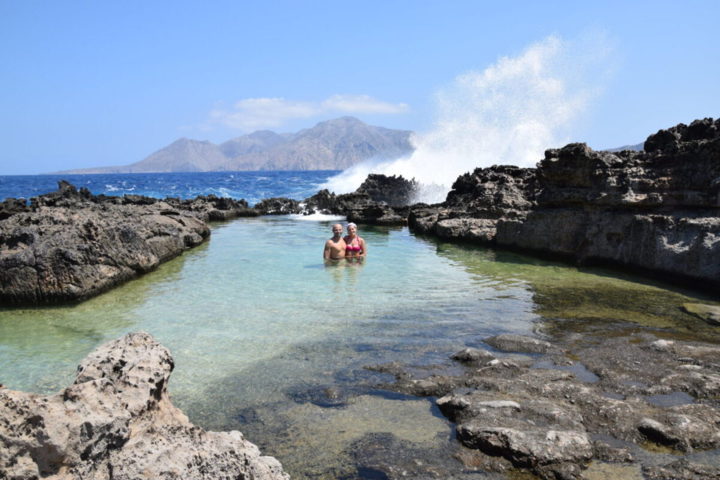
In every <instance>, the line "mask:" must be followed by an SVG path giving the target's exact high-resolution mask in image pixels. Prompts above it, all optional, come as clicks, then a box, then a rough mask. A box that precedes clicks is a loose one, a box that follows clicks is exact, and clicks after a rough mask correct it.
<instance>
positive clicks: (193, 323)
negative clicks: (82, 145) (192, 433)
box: [0, 217, 720, 479]
mask: <svg viewBox="0 0 720 480" xmlns="http://www.w3.org/2000/svg"><path fill="white" fill-rule="evenodd" d="M330 224H331V222H330V221H303V220H301V219H298V218H291V217H262V218H255V219H241V220H236V221H232V222H228V223H224V224H218V225H215V227H214V229H213V233H212V237H211V239H210V241H209V242H208V243H206V244H204V245H202V246H200V247H198V248H196V249H194V250H191V251H189V252H187V253H185V254H184V255H183V256H181V257H179V258H177V259H175V260H173V261H171V262H168V263H166V264H164V265H162V266H161V267H160V268H159V269H158V270H157V271H155V272H152V273H150V274H148V275H145V276H143V277H141V278H139V279H137V280H134V281H132V282H130V283H128V284H126V285H124V286H122V287H119V288H117V289H115V290H112V291H110V292H108V293H105V294H103V295H101V296H99V297H96V298H94V299H91V300H89V301H87V302H85V303H82V304H80V305H76V306H69V307H57V308H31V309H12V310H0V383H2V384H4V385H5V386H6V387H8V388H12V389H16V390H27V391H35V392H40V393H51V392H55V391H57V390H59V389H60V388H62V387H64V386H65V385H67V384H68V383H70V382H71V381H72V379H73V374H74V371H75V367H76V365H77V364H78V363H79V362H80V360H81V359H82V358H83V357H84V356H85V355H86V354H87V353H88V352H90V351H91V350H92V349H93V348H95V347H97V346H98V345H99V344H101V343H103V342H105V341H107V340H110V339H113V338H116V337H118V336H120V335H122V334H124V333H126V332H130V331H138V330H144V331H147V332H149V333H151V334H152V335H153V336H154V337H155V338H156V339H157V340H158V341H159V342H161V343H162V344H163V345H165V346H167V347H168V348H169V349H170V350H171V352H172V354H173V356H174V358H175V362H176V370H175V373H174V374H173V376H172V378H171V381H170V392H171V394H172V397H173V400H174V403H175V404H176V405H177V406H179V407H180V408H182V409H183V410H184V411H185V413H187V414H188V416H189V417H190V420H191V421H193V422H194V423H195V424H197V425H200V426H203V427H206V428H209V429H239V430H241V431H243V432H244V433H245V434H246V436H247V437H248V439H249V440H251V441H252V442H255V443H257V444H258V445H259V446H260V447H261V448H262V450H263V453H265V454H269V455H274V456H277V457H278V458H279V460H280V461H281V462H282V463H283V465H284V466H285V469H286V470H287V471H288V472H289V473H290V474H291V475H292V477H293V478H295V479H302V478H357V477H361V478H386V477H387V474H386V473H383V472H381V471H380V470H379V469H377V468H376V465H378V463H379V462H380V459H381V460H382V462H380V463H383V465H385V471H387V469H388V468H396V469H397V472H401V471H402V470H403V469H404V470H406V471H408V472H410V473H412V468H418V469H421V470H422V471H423V472H424V473H427V472H428V471H437V472H438V475H440V476H441V477H443V476H449V475H447V472H456V473H457V472H459V473H457V475H460V474H462V475H463V476H465V477H467V478H473V476H477V475H479V474H477V473H473V472H472V471H469V470H468V469H467V468H465V467H461V466H460V465H461V464H460V462H459V461H458V460H456V459H455V458H453V455H455V456H456V457H457V456H462V454H463V452H462V451H461V450H460V447H459V446H458V444H457V443H456V442H454V441H453V436H454V429H453V426H452V424H451V423H449V422H448V421H447V420H446V419H445V418H444V417H443V416H442V415H440V414H439V412H438V411H437V409H436V407H434V406H433V403H432V402H431V401H429V400H428V399H423V398H417V397H412V396H405V395H401V394H393V393H389V392H387V391H384V390H379V389H378V388H377V385H378V384H379V383H382V382H386V381H388V380H389V376H388V375H386V374H382V373H376V372H373V371H369V370H367V369H364V368H363V367H365V366H368V365H375V364H381V363H387V362H402V363H412V364H414V365H416V366H417V368H420V369H421V368H422V366H423V365H430V364H441V363H447V368H448V371H452V370H453V369H454V368H457V367H456V366H453V365H451V364H450V363H448V357H449V355H450V354H452V353H454V352H456V351H458V350H460V349H461V348H463V347H466V346H479V345H480V344H481V343H482V340H483V339H484V338H486V337H489V336H491V335H496V334H500V333H520V334H532V333H542V334H547V335H554V334H556V333H558V332H561V333H562V334H568V332H570V333H574V334H578V335H582V336H583V337H584V341H589V340H595V341H597V342H602V341H603V338H606V337H607V336H611V335H612V336H622V335H628V334H630V333H632V332H638V331H641V330H642V331H647V332H650V333H653V334H656V335H658V336H659V337H662V338H668V339H672V338H678V339H683V340H688V339H690V340H703V341H709V342H712V343H720V333H719V330H718V328H719V327H713V326H711V325H709V324H707V323H705V322H703V321H702V320H700V319H699V318H697V317H695V316H693V315H691V314H688V313H685V312H683V311H682V309H681V307H682V305H683V304H684V303H701V304H711V305H717V304H718V298H712V297H708V296H703V295H700V294H698V293H693V292H689V291H683V290H681V289H678V288H673V287H669V286H667V285H663V284H653V283H650V282H648V281H647V279H644V280H643V279H640V278H637V277H632V276H629V275H620V274H618V273H616V272H610V271H606V270H601V269H582V270H580V269H577V268H573V267H571V266H568V265H563V264H557V263H551V262H546V261H541V260H537V259H533V258H530V257H525V256H521V255H517V254H512V253H507V252H499V251H492V250H488V249H483V248H478V247H471V246H459V245H454V244H448V243H439V242H437V241H436V240H430V239H424V238H418V237H416V236H414V235H412V234H410V233H409V232H408V230H407V229H406V228H384V227H362V228H361V231H360V232H359V233H360V235H361V236H363V237H364V238H365V239H366V241H367V244H368V247H369V258H368V259H367V261H366V262H365V263H364V264H360V265H357V264H352V265H350V264H340V265H334V266H326V265H324V264H323V263H322V260H321V253H322V247H323V243H324V240H325V239H326V238H328V237H329V236H330ZM577 370H578V371H577V372H575V373H576V374H580V375H586V377H587V378H588V379H589V380H588V381H590V380H592V375H594V374H593V373H592V372H589V371H585V370H584V367H582V365H581V366H580V367H578V368H577ZM654 400H655V401H657V402H662V401H675V402H677V401H680V400H683V399H681V398H680V397H679V396H678V395H676V396H675V397H673V398H671V399H668V398H656V399H654ZM684 400H687V399H684ZM381 457H382V458H381ZM418 462H420V463H423V462H425V463H426V464H428V463H429V464H430V466H428V465H424V466H422V468H421V466H418ZM466 463H467V462H466ZM393 464H394V465H395V467H393ZM388 465H389V467H388ZM413 466H414V467H413ZM597 468H599V467H597ZM408 469H410V470H408ZM418 471H419V470H418ZM443 472H444V473H443ZM636 473H637V472H635V471H630V473H628V475H629V476H627V478H634V477H633V476H632V475H635V474H636ZM383 475H385V476H383ZM398 475H399V473H398ZM478 478H480V477H479V476H478ZM483 478H486V477H483Z"/></svg>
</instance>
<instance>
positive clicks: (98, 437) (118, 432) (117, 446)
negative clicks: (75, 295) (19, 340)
mask: <svg viewBox="0 0 720 480" xmlns="http://www.w3.org/2000/svg"><path fill="white" fill-rule="evenodd" d="M173 367H174V362H173V359H172V356H171V355H170V352H169V351H168V350H167V349H166V348H164V347H163V346H162V345H160V344H159V343H157V342H156V341H155V340H154V339H153V338H152V337H151V336H150V335H148V334H146V333H131V334H127V335H125V336H124V337H122V338H120V339H118V340H114V341H112V342H109V343H107V344H105V345H103V346H101V347H99V348H98V349H97V350H95V351H94V352H92V353H91V354H90V355H88V357H87V358H86V359H85V360H83V362H82V363H81V364H80V365H79V367H78V372H77V377H76V379H75V381H74V382H73V384H72V385H70V386H69V387H67V388H66V389H64V390H63V391H61V392H59V393H57V394H55V395H49V396H40V395H35V394H30V393H24V392H17V391H12V390H8V389H0V478H13V479H18V480H19V479H33V478H41V477H48V476H52V477H53V478H59V479H73V478H110V477H111V478H114V479H123V480H130V479H155V478H168V479H178V480H180V479H183V480H190V479H210V478H213V479H214V478H254V479H257V480H281V479H282V480H287V479H289V476H288V475H287V474H285V473H284V472H283V470H282V466H281V465H280V463H279V462H278V461H277V460H276V459H274V458H272V457H266V456H261V454H260V451H259V450H258V448H257V447H256V446H255V445H253V444H252V443H250V442H249V441H247V440H246V439H245V438H244V437H243V435H242V433H240V432H238V431H230V432H207V431H205V430H203V429H202V428H199V427H196V426H194V425H192V424H191V423H190V422H189V421H188V419H187V417H186V416H185V415H184V414H183V413H182V412H181V411H180V410H179V409H177V408H176V407H175V406H173V405H172V403H171V402H170V398H169V396H168V391H167V385H168V380H169V377H170V374H171V372H172V370H173ZM108 472H111V473H110V477H108Z"/></svg>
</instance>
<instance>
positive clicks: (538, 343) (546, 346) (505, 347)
mask: <svg viewBox="0 0 720 480" xmlns="http://www.w3.org/2000/svg"><path fill="white" fill-rule="evenodd" d="M484 341H485V343H487V344H488V345H490V346H491V347H494V348H497V349H498V350H502V351H504V352H520V353H550V352H558V351H559V349H558V348H557V347H555V346H554V345H553V344H551V343H550V342H546V341H544V340H540V339H537V338H532V337H527V336H525V335H515V334H512V333H505V334H502V335H496V336H494V337H490V338H486V339H485V340H484Z"/></svg>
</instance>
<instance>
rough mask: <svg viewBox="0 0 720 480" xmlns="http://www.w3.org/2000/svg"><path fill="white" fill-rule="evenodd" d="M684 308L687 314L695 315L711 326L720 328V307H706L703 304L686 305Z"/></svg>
mask: <svg viewBox="0 0 720 480" xmlns="http://www.w3.org/2000/svg"><path fill="white" fill-rule="evenodd" d="M682 308H683V310H684V311H686V312H687V313H689V314H691V315H695V316H696V317H698V318H700V319H702V320H704V321H706V322H707V323H709V324H710V325H718V326H720V306H717V305H705V304H702V303H685V304H683V306H682Z"/></svg>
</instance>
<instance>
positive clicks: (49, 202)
mask: <svg viewBox="0 0 720 480" xmlns="http://www.w3.org/2000/svg"><path fill="white" fill-rule="evenodd" d="M5 204H6V205H8V204H9V205H10V206H11V207H17V208H14V209H13V211H12V212H11V213H10V214H8V215H7V216H6V218H4V219H2V220H0V305H3V306H9V305H40V304H58V303H67V302H74V301H80V300H85V299H87V298H90V297H92V296H94V295H97V294H99V293H101V292H103V291H105V290H108V289H110V288H112V287H113V286H116V285H118V284H120V283H123V282H125V281H127V280H130V279H132V278H134V277H137V276H138V275H141V274H143V273H146V272H149V271H151V270H153V269H155V268H156V267H157V266H158V265H159V264H161V263H162V262H165V261H167V260H169V259H171V258H174V257H176V256H178V255H180V254H181V253H182V252H183V251H184V250H186V249H188V248H191V247H194V246H196V245H199V244H200V243H202V242H203V241H205V240H206V239H207V238H208V237H209V235H210V228H209V227H208V225H207V223H206V222H208V221H210V220H226V219H228V218H234V217H237V216H247V215H257V212H256V211H255V210H252V209H250V208H249V207H248V206H247V202H245V201H244V200H232V199H226V198H218V197H215V196H212V195H210V196H207V197H197V198H196V199H192V200H179V199H173V198H168V199H165V200H159V199H156V198H151V197H143V196H139V195H128V196H125V197H109V196H105V195H92V194H91V193H90V192H89V191H88V190H87V189H85V188H81V189H80V190H78V189H76V188H75V187H74V186H73V185H71V184H69V183H67V182H64V181H61V182H60V183H59V189H58V191H56V192H52V193H49V194H46V195H41V196H39V197H34V198H32V199H31V200H30V205H29V206H27V207H25V208H21V206H20V205H18V204H17V202H8V201H6V202H5ZM9 210H10V208H6V209H5V210H4V211H5V212H9Z"/></svg>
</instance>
